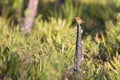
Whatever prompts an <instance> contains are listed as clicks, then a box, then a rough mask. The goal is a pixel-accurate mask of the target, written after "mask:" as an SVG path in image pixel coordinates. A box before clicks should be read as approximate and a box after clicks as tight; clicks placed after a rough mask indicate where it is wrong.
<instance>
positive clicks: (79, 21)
mask: <svg viewBox="0 0 120 80" xmlns="http://www.w3.org/2000/svg"><path fill="white" fill-rule="evenodd" d="M75 20H76V22H77V23H78V24H82V23H84V21H83V20H82V19H81V18H80V17H75Z"/></svg>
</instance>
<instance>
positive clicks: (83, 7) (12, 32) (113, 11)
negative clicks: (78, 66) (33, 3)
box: [0, 0, 120, 80]
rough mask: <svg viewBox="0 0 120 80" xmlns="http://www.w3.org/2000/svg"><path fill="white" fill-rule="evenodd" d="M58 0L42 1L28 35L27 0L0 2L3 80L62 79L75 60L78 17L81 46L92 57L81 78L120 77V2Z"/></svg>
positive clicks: (0, 74)
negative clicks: (23, 26) (25, 26)
mask: <svg viewBox="0 0 120 80" xmlns="http://www.w3.org/2000/svg"><path fill="white" fill-rule="evenodd" d="M56 1H57V0H40V1H39V6H38V11H37V16H36V19H35V21H34V24H33V27H32V31H31V32H30V33H29V34H26V35H24V34H23V33H22V32H21V23H22V19H23V16H24V14H25V9H26V7H27V4H28V1H27V0H0V80H61V79H62V78H63V76H64V75H65V72H66V70H67V69H68V68H69V67H70V66H71V65H73V64H74V55H75V43H76V22H75V20H74V17H75V16H80V17H81V18H82V19H83V20H84V21H85V23H84V24H82V28H83V46H84V47H83V50H84V52H86V53H87V54H88V55H89V57H90V60H88V59H86V58H85V59H84V61H83V66H82V69H83V80H119V79H120V55H119V54H120V0H109V1H108V0H97V1H96V0H74V1H73V0H65V1H64V0H63V3H61V4H59V5H58V4H57V2H56ZM69 79H70V80H71V79H72V78H71V77H69ZM73 80H74V79H73Z"/></svg>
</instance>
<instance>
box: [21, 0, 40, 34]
mask: <svg viewBox="0 0 120 80" xmlns="http://www.w3.org/2000/svg"><path fill="white" fill-rule="evenodd" d="M38 3H39V0H29V3H28V7H27V9H26V14H25V17H24V19H23V25H22V31H23V33H29V32H30V31H31V29H32V25H33V22H34V18H35V16H36V13H37V6H38Z"/></svg>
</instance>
